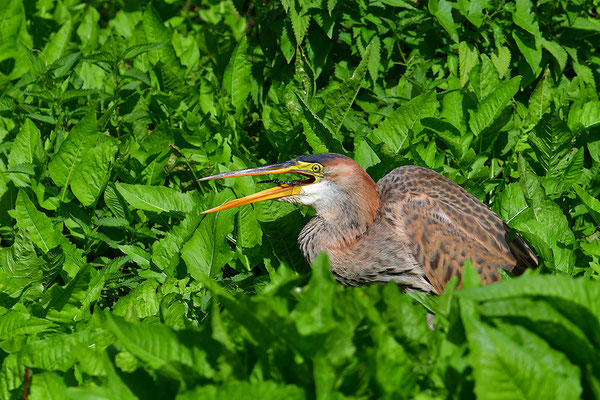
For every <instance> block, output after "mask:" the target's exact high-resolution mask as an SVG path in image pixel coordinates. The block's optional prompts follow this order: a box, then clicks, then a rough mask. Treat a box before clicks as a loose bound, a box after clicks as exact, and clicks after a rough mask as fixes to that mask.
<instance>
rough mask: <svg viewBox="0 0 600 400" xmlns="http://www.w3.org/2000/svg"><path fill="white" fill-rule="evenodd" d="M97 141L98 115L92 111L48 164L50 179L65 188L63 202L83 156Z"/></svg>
mask: <svg viewBox="0 0 600 400" xmlns="http://www.w3.org/2000/svg"><path fill="white" fill-rule="evenodd" d="M97 139H98V133H97V127H96V114H95V113H94V112H93V111H90V112H88V113H87V114H86V115H85V116H84V117H83V118H82V119H81V120H80V121H79V122H78V123H77V125H75V126H74V127H73V129H71V132H69V136H67V138H66V139H65V140H64V142H62V144H61V146H60V148H59V149H58V152H57V153H56V155H55V156H54V157H53V158H52V160H51V161H50V164H48V172H49V173H50V177H51V178H52V180H53V181H54V183H56V184H57V185H58V186H60V187H62V188H63V189H62V190H61V193H60V196H59V197H60V200H61V201H63V202H64V201H66V200H67V198H68V193H67V190H68V189H67V188H68V186H69V185H70V184H71V181H72V179H73V176H74V174H75V171H76V169H77V168H78V167H79V164H80V162H81V159H82V157H83V155H84V154H85V153H86V152H87V151H89V150H90V149H91V148H92V147H93V146H94V145H95V144H96V141H97Z"/></svg>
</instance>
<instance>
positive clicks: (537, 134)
mask: <svg viewBox="0 0 600 400" xmlns="http://www.w3.org/2000/svg"><path fill="white" fill-rule="evenodd" d="M572 137H573V134H572V133H571V131H570V130H569V128H568V127H567V124H565V123H564V122H562V121H561V120H560V118H558V117H557V116H556V115H554V114H552V115H550V114H546V115H544V116H543V117H542V118H541V120H540V122H539V123H538V124H537V125H536V126H535V129H534V131H533V132H532V133H531V134H530V135H529V143H530V144H531V148H532V149H533V151H535V154H536V155H537V156H538V160H539V161H540V163H541V165H542V166H543V167H544V169H545V170H546V171H547V172H548V173H549V174H550V175H553V176H556V175H557V174H558V173H559V172H560V171H559V170H558V165H559V163H560V161H561V160H562V158H563V157H564V156H565V155H566V154H567V153H568V152H569V149H570V148H571V138H572Z"/></svg>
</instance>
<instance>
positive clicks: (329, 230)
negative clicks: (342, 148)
mask: <svg viewBox="0 0 600 400" xmlns="http://www.w3.org/2000/svg"><path fill="white" fill-rule="evenodd" d="M363 172H364V171H363ZM364 175H366V177H367V178H368V179H366V178H363V180H364V181H366V184H365V182H360V183H356V184H354V185H351V186H347V187H350V188H352V191H351V192H341V193H339V194H338V195H336V197H335V199H334V201H333V202H327V203H323V204H315V205H313V208H314V209H315V211H316V212H317V215H316V216H315V217H314V218H313V219H312V220H310V222H309V223H308V224H307V225H306V226H305V227H304V229H302V231H301V232H300V235H299V236H298V243H299V245H300V250H301V251H302V253H303V254H304V257H305V258H306V260H307V261H308V262H312V261H313V260H314V258H315V257H316V256H317V254H319V253H320V252H321V251H327V250H332V249H343V248H345V247H348V246H351V245H352V244H353V243H355V242H356V240H358V239H359V238H360V237H361V236H362V235H363V234H364V233H365V231H366V230H367V228H368V227H369V225H370V224H371V223H373V221H374V220H375V218H376V216H377V212H378V210H379V194H378V193H377V186H376V184H375V182H373V180H372V179H371V178H370V177H369V176H368V175H367V174H366V172H364Z"/></svg>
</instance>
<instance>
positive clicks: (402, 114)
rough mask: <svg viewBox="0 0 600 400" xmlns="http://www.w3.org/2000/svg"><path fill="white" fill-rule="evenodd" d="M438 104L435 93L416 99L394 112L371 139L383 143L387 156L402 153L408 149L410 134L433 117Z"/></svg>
mask: <svg viewBox="0 0 600 400" xmlns="http://www.w3.org/2000/svg"><path fill="white" fill-rule="evenodd" d="M436 103H437V101H436V98H435V92H434V91H431V92H429V93H425V94H422V95H420V96H417V97H415V98H414V99H412V100H411V101H409V102H408V103H406V104H403V105H401V106H400V107H399V108H398V109H396V110H395V111H393V112H392V113H391V114H390V115H389V116H388V117H387V118H386V119H385V120H384V121H383V122H382V123H380V124H379V126H377V128H376V129H374V130H373V132H371V133H370V134H369V137H370V138H371V139H372V140H373V141H374V142H376V143H383V144H384V151H385V152H386V153H387V154H389V155H395V154H399V153H401V152H402V150H403V149H406V148H407V147H408V142H407V141H408V139H409V137H410V132H411V131H412V130H413V129H414V128H415V127H416V126H417V125H418V124H419V122H420V121H421V119H422V118H425V117H428V116H431V115H433V112H434V110H435V107H436Z"/></svg>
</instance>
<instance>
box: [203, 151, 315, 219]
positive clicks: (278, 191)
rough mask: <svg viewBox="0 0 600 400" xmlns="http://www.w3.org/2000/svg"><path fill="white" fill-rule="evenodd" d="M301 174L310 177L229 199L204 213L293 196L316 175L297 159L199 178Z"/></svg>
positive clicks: (204, 179)
mask: <svg viewBox="0 0 600 400" xmlns="http://www.w3.org/2000/svg"><path fill="white" fill-rule="evenodd" d="M289 173H294V174H301V175H305V176H308V177H309V178H310V179H308V180H305V181H298V182H297V183H295V184H294V183H292V184H287V183H285V184H283V185H281V186H277V187H274V188H270V189H266V190H263V191H261V192H258V193H254V194H251V195H249V196H246V197H242V198H241V199H235V200H231V201H228V202H227V203H225V204H222V205H220V206H218V207H215V208H211V209H210V210H206V211H203V212H202V214H208V213H212V212H216V211H221V210H227V209H230V208H234V207H239V206H242V205H245V204H252V203H256V202H258V201H263V200H274V199H279V198H282V197H287V196H293V195H296V194H299V193H300V191H301V188H302V186H303V185H304V184H308V183H312V182H313V181H314V176H313V175H312V174H311V173H310V172H309V171H304V170H301V169H300V168H299V165H298V163H297V162H296V161H286V162H283V163H279V164H272V165H266V166H264V167H257V168H248V169H240V170H238V171H231V172H223V173H220V174H215V175H211V176H206V177H204V178H200V179H198V180H199V181H208V180H212V179H223V178H233V177H238V176H254V175H270V174H289Z"/></svg>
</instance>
